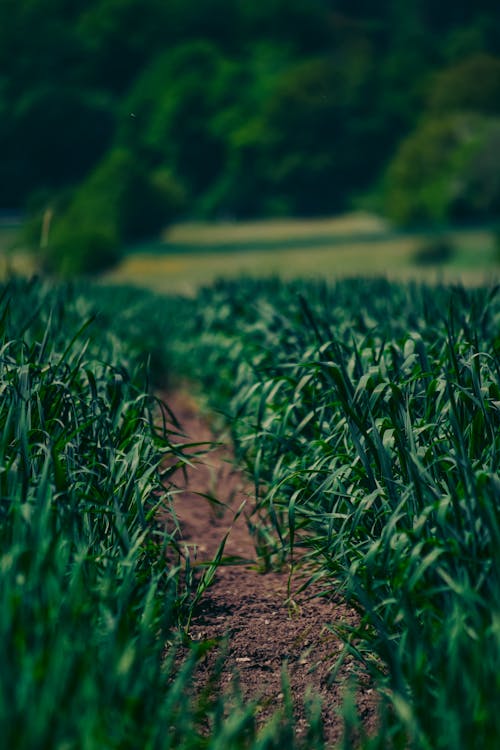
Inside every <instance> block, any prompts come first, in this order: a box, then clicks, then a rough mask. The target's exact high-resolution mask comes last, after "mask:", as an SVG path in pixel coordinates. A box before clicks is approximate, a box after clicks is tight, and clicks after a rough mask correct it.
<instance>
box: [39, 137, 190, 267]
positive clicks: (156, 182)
mask: <svg viewBox="0 0 500 750" xmlns="http://www.w3.org/2000/svg"><path fill="white" fill-rule="evenodd" d="M183 201H184V196H183V193H182V190H181V189H180V188H179V186H178V185H177V183H176V182H175V180H174V179H173V178H172V177H171V176H170V175H169V174H168V173H167V172H165V171H162V172H157V173H153V174H151V173H149V172H148V171H147V170H146V169H145V167H144V165H143V164H142V163H141V162H139V161H137V159H136V158H135V157H134V155H133V154H131V153H130V152H127V151H125V150H123V149H114V150H112V151H111V152H110V153H109V154H108V155H107V156H106V158H105V159H104V160H103V161H102V162H101V163H100V164H99V165H98V166H97V168H96V169H95V170H94V171H93V172H92V174H91V175H90V176H89V177H88V178H87V180H85V182H83V183H82V184H81V185H80V186H79V187H78V189H77V190H76V191H75V192H74V194H73V195H72V196H71V198H70V199H69V201H67V204H66V206H63V209H62V211H61V212H60V213H59V215H57V214H56V215H55V217H54V222H53V227H52V229H51V231H50V235H49V238H48V241H47V242H46V243H43V244H44V245H45V247H41V248H40V253H41V259H42V261H43V263H44V265H45V267H46V268H47V269H48V270H51V271H54V272H57V273H60V274H62V275H70V274H74V273H93V272H96V271H100V270H103V269H105V268H107V267H109V266H111V265H113V264H114V263H115V262H116V261H117V260H118V258H119V257H120V255H121V252H122V246H123V245H124V244H126V243H130V242H134V241H137V240H140V239H143V238H144V237H150V236H151V235H153V234H154V233H155V232H158V231H159V230H160V229H162V228H163V227H164V226H166V225H167V224H168V223H169V222H170V221H171V220H172V219H173V218H175V217H176V216H177V214H178V212H179V211H180V210H181V208H182V205H183Z"/></svg>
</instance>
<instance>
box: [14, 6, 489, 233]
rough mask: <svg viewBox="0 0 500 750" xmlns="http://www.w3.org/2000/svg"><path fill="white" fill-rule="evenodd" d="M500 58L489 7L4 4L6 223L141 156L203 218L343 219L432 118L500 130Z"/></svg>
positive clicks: (151, 230) (467, 197)
mask: <svg viewBox="0 0 500 750" xmlns="http://www.w3.org/2000/svg"><path fill="white" fill-rule="evenodd" d="M499 55H500V16H499V12H498V8H497V5H496V4H494V3H491V2H490V0H481V2H476V3H474V4H473V6H471V7H470V8H469V9H468V10H466V9H464V8H463V4H461V5H460V10H458V11H457V10H456V9H455V8H454V7H452V6H449V5H448V4H446V5H445V6H444V9H442V10H440V11H437V10H436V9H435V8H431V7H430V6H429V4H425V5H423V4H422V3H420V2H417V0H412V1H411V2H409V3H406V4H405V6H404V9H403V8H402V7H399V6H397V4H395V3H393V2H388V0H386V1H385V2H382V3H379V4H378V5H377V7H376V8H375V7H374V6H373V4H370V3H355V4H352V3H350V4H349V3H339V2H337V3H335V4H333V5H332V4H331V3H328V2H325V1H324V0H293V2H292V1H291V0H289V2H284V0H273V2H267V3H265V4H262V3H257V4H255V3H254V4H252V3H248V2H247V0H201V1H200V0H170V1H169V2H168V3H166V2H164V1H163V0H91V1H90V2H85V3H84V2H72V3H67V2H63V0H50V2H48V3H47V2H41V0H32V1H30V2H19V3H16V2H13V0H4V2H3V3H2V4H1V7H0V70H1V71H2V75H1V77H0V148H1V151H2V155H3V156H2V175H1V178H2V179H1V180H0V206H5V207H10V208H17V209H22V208H23V207H24V205H25V204H26V201H27V200H28V198H29V196H30V195H31V194H33V193H34V192H37V191H40V190H50V191H58V190H60V189H67V188H72V187H74V185H75V184H77V183H79V182H80V181H81V180H82V179H85V177H86V175H88V174H90V173H91V172H92V170H93V169H94V168H95V166H96V164H97V163H98V161H99V160H100V159H101V158H102V156H103V154H104V153H106V152H108V151H112V150H114V149H116V148H120V147H123V146H125V147H126V148H127V149H128V150H130V151H131V152H133V155H134V158H135V160H136V161H137V162H140V163H141V164H142V166H143V168H144V169H145V170H146V172H148V174H149V173H150V172H151V171H155V170H156V169H162V170H167V171H168V173H169V174H171V175H172V177H173V179H174V180H175V182H176V184H180V185H182V186H183V188H184V190H185V191H186V198H187V201H188V203H187V205H188V206H189V211H190V213H191V214H193V215H195V216H202V215H205V216H206V215H211V216H221V215H228V214H230V215H235V216H258V215H263V214H267V215H272V214H274V215H276V214H285V213H288V214H289V213H294V212H295V213H303V214H319V213H333V212H335V211H339V210H342V209H344V208H345V207H346V206H349V205H350V204H351V203H352V201H353V200H354V199H356V198H358V197H359V194H360V193H362V192H364V191H365V190H367V189H368V188H370V186H373V185H378V184H379V180H380V178H381V176H382V175H383V173H384V172H385V167H386V165H387V163H388V161H389V160H390V159H391V158H392V156H393V155H394V153H395V152H396V150H397V147H398V144H400V142H401V141H402V139H404V138H405V137H407V136H408V135H409V134H410V133H412V132H415V131H416V130H417V129H418V128H419V127H420V123H421V121H422V115H423V114H425V111H424V110H425V105H426V102H430V104H429V111H430V112H434V114H435V113H436V112H437V111H439V113H440V115H441V114H442V115H443V116H444V117H446V116H448V115H449V114H451V113H453V114H456V113H458V112H462V111H464V110H465V111H467V112H471V111H473V112H475V113H478V114H481V115H482V116H484V117H485V116H488V117H491V116H493V115H494V114H495V113H497V112H498V101H497V99H498V84H497V80H498V76H497V68H498V56H499ZM476 83H477V85H476ZM143 86H144V89H143V91H142V93H141V89H142V88H143ZM132 103H133V107H132V108H131V107H130V106H129V105H130V104H132ZM145 144H146V145H145ZM459 176H460V175H459ZM431 182H433V178H432V177H431ZM469 198H470V194H469V193H467V195H466V196H465V197H464V198H463V201H464V202H465V203H466V204H467V205H466V206H465V208H462V209H461V210H462V212H463V213H464V215H465V214H466V213H467V210H469V206H468V201H469ZM396 213H397V212H396ZM472 214H474V215H475V214H476V208H475V207H473V208H472ZM174 215H177V213H176V212H174ZM396 218H398V216H396ZM431 218H432V217H431ZM410 219H411V217H410ZM144 224H145V225H146V226H147V227H148V232H150V233H151V234H154V221H153V222H152V223H151V226H150V227H149V225H148V224H147V221H146V217H145V219H144ZM99 232H100V228H99Z"/></svg>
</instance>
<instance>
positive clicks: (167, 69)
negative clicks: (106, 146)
mask: <svg viewBox="0 0 500 750" xmlns="http://www.w3.org/2000/svg"><path fill="white" fill-rule="evenodd" d="M237 76H238V67H237V66H235V65H234V64H232V63H231V62H229V61H228V60H227V59H226V58H224V57H223V56H222V54H221V53H220V52H219V50H218V49H217V48H216V46H215V45H213V44H212V43H209V42H192V43H189V44H185V45H182V46H179V47H176V48H174V49H173V50H172V51H168V52H166V53H164V54H162V55H160V56H159V57H158V58H157V59H155V60H154V62H153V63H152V64H151V65H149V66H148V67H147V68H146V69H145V71H144V72H143V74H142V75H141V76H140V77H139V78H138V80H137V81H136V83H135V85H134V87H133V88H132V90H131V92H130V94H129V96H128V97H127V99H126V102H125V110H124V111H125V112H126V111H127V110H128V111H129V112H130V113H131V114H132V115H133V116H132V117H129V118H128V119H127V118H126V117H125V118H124V124H123V126H122V128H121V131H120V136H119V138H120V140H121V141H123V142H124V143H126V144H132V145H133V146H134V148H139V149H143V150H144V151H145V152H147V153H148V154H149V155H150V158H152V159H153V161H154V162H155V163H156V164H158V165H160V164H164V165H166V166H168V167H169V168H170V169H171V170H172V172H173V173H174V174H175V175H177V176H178V178H179V179H180V180H181V181H182V182H183V184H185V185H186V188H187V190H188V195H189V196H190V197H191V198H192V199H196V198H197V197H198V196H199V195H200V194H201V193H203V192H204V191H205V190H206V189H207V188H209V186H210V185H211V184H212V183H213V181H214V180H215V179H216V178H217V177H218V176H219V174H220V173H221V172H222V171H223V169H224V167H225V144H224V143H223V141H222V139H221V138H220V137H219V135H218V133H217V132H216V130H215V129H213V128H212V127H211V123H212V121H213V119H214V118H215V117H216V116H217V115H218V114H219V113H220V112H221V111H224V110H225V109H226V108H227V107H228V106H231V103H232V102H233V100H234V99H235V98H237V97H238V96H240V95H241V94H240V92H239V91H238V86H237Z"/></svg>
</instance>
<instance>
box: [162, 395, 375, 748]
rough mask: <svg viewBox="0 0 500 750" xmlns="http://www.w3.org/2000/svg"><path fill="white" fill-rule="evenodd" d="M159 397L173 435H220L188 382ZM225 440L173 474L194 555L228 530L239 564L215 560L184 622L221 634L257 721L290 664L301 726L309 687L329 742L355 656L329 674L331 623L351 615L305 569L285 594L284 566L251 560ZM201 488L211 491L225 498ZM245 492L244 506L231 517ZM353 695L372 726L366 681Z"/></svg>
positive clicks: (194, 630)
mask: <svg viewBox="0 0 500 750" xmlns="http://www.w3.org/2000/svg"><path fill="white" fill-rule="evenodd" d="M164 398H165V401H166V403H167V404H168V406H169V408H170V409H171V410H172V412H173V413H174V414H175V416H176V418H177V420H178V422H179V423H180V425H181V429H182V433H183V435H184V436H185V437H180V436H179V437H178V438H177V440H178V441H179V442H183V443H211V442H213V441H214V440H216V439H218V440H219V441H221V436H220V435H219V436H216V435H214V431H213V429H212V428H211V427H210V425H209V422H208V420H207V419H206V418H205V417H204V416H202V414H201V413H200V410H199V407H198V405H197V404H196V402H195V401H194V399H192V398H191V397H190V396H189V395H188V393H187V392H186V391H185V390H182V389H181V390H176V391H172V392H170V393H168V394H166V395H165V396H164ZM227 443H228V441H225V444H223V445H220V446H219V447H217V448H215V449H212V450H210V451H209V452H208V453H206V454H205V455H200V456H198V457H197V458H196V459H195V460H194V461H193V466H192V468H189V469H188V471H187V472H186V476H185V480H181V481H180V482H179V481H178V482H177V486H178V493H177V494H176V495H175V500H174V507H175V513H176V515H177V517H178V520H179V523H180V526H181V529H182V543H183V544H184V545H187V548H188V549H189V554H190V558H191V559H196V561H197V562H205V561H209V560H212V559H213V558H214V556H215V555H216V553H217V550H218V549H219V545H220V543H221V541H222V539H223V538H224V536H225V535H226V534H227V533H228V538H227V541H226V544H225V549H224V556H225V557H233V558H237V562H238V563H239V564H235V563H233V564H228V565H226V564H225V565H221V566H220V567H219V568H218V571H217V575H216V578H215V581H214V582H213V584H212V585H211V586H210V588H208V589H207V591H206V592H205V594H204V596H203V598H202V600H201V603H200V605H199V606H198V609H197V611H196V612H195V615H194V617H193V619H192V621H191V623H190V629H189V636H190V638H191V639H193V640H194V641H199V640H205V639H216V640H218V639H221V641H222V640H224V639H226V638H227V660H226V662H225V666H224V670H223V675H222V683H223V685H224V684H225V685H227V686H229V685H230V683H231V681H232V680H234V679H237V680H238V682H239V685H240V689H241V691H242V694H243V696H244V697H245V698H248V699H251V700H256V701H257V702H258V709H257V710H258V717H259V719H262V720H264V719H266V718H268V717H269V716H270V715H271V714H272V713H273V712H274V711H275V710H276V709H277V708H278V707H279V706H280V705H282V703H283V694H282V681H281V672H282V667H283V665H286V668H287V671H288V676H289V680H290V686H291V692H292V696H293V701H294V706H295V707H296V708H295V710H296V717H297V719H296V731H297V733H298V734H302V733H304V732H305V730H306V723H307V722H306V718H305V713H304V697H305V696H306V694H307V690H308V688H309V687H310V688H311V689H312V691H313V693H314V694H316V695H318V696H320V698H321V700H322V703H323V710H322V716H323V723H324V736H325V739H326V741H327V743H328V745H329V746H330V745H333V744H335V743H336V742H337V741H338V740H339V739H340V738H341V735H342V729H343V722H342V719H341V718H340V716H339V711H340V708H341V706H342V701H343V696H344V693H345V687H346V683H347V682H348V680H349V677H351V676H352V674H353V672H354V662H353V659H352V657H351V656H347V657H346V660H345V662H344V663H343V665H342V667H341V669H340V671H339V673H338V674H337V677H336V679H335V681H333V682H332V679H331V676H332V668H333V666H334V664H335V661H336V658H337V657H338V655H339V653H340V652H341V650H342V647H343V644H342V642H341V641H340V640H339V639H338V637H337V636H335V635H334V634H333V632H332V630H331V629H329V627H328V625H329V624H336V625H339V624H351V625H352V624H355V623H356V621H357V615H356V613H355V612H354V611H353V610H352V609H350V608H349V607H348V606H347V605H346V604H345V602H343V601H342V600H341V599H340V598H339V597H338V596H336V594H335V592H334V591H332V592H331V594H329V595H328V597H325V596H322V597H321V598H318V597H317V596H312V594H311V590H312V589H314V587H308V588H307V590H306V591H304V592H301V593H300V592H298V589H300V586H301V583H303V581H304V573H302V577H301V576H300V574H297V575H296V576H294V578H293V579H292V582H291V583H292V585H291V590H292V603H290V600H289V593H290V590H289V574H288V572H287V571H285V572H282V573H280V572H275V571H271V572H267V573H262V572H260V571H261V569H262V566H260V567H259V561H258V560H257V559H256V554H255V549H254V544H253V541H252V538H251V536H250V534H249V531H248V528H247V522H246V517H245V516H246V515H249V514H250V513H251V510H252V487H251V485H249V482H248V480H246V479H245V476H244V474H243V472H242V471H241V470H238V469H237V468H235V467H234V460H233V456H232V454H231V451H230V449H229V447H228V444H227ZM191 452H196V449H194V448H193V449H191ZM202 453H203V452H202ZM203 495H209V496H211V497H215V498H216V499H217V500H218V501H219V502H220V503H224V506H222V505H218V504H215V503H213V502H210V501H209V500H207V499H206V498H205V497H203ZM244 501H245V503H246V505H245V509H244V511H243V512H242V513H241V514H240V515H239V516H238V517H237V518H236V520H235V516H236V515H237V511H238V509H239V508H240V507H241V504H242V502H244ZM215 659H216V655H215V654H214V653H213V652H212V653H211V654H209V656H208V657H207V658H206V660H205V662H204V663H203V664H202V665H201V667H200V673H199V679H200V680H201V682H202V683H203V681H204V680H206V679H208V675H209V672H210V670H211V669H212V668H213V663H214V661H215ZM357 703H358V707H359V710H360V715H361V717H362V719H363V724H364V726H365V729H367V730H368V731H370V729H373V727H374V726H375V714H376V705H375V704H376V701H375V693H374V691H373V690H372V689H371V688H370V686H369V685H367V684H365V685H364V687H362V688H360V689H359V690H358V699H357Z"/></svg>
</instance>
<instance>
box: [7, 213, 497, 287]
mask: <svg viewBox="0 0 500 750" xmlns="http://www.w3.org/2000/svg"><path fill="white" fill-rule="evenodd" d="M20 233H21V229H20V227H15V226H12V225H10V226H4V227H3V228H1V229H0V253H1V254H0V259H1V265H0V273H1V274H2V275H3V276H4V277H5V276H6V275H7V274H9V273H12V272H15V273H20V274H22V275H30V274H31V273H34V272H38V271H39V270H40V269H39V268H38V267H37V263H36V256H34V255H33V254H32V253H30V252H29V251H28V249H26V248H23V247H22V244H21V245H19V242H20V239H19V237H20ZM21 242H22V241H21ZM443 247H444V248H445V249H444V256H443ZM426 254H427V255H426ZM239 276H250V277H270V276H276V277H280V278H283V279H295V278H304V279H315V278H316V279H317V278H319V279H323V280H327V281H333V280H335V279H339V278H344V277H353V276H368V277H370V276H384V277H386V278H389V279H396V280H405V279H408V280H410V279H411V280H416V281H425V282H430V283H434V282H441V281H449V282H450V283H457V282H459V283H463V284H465V285H467V286H477V285H480V284H484V283H487V284H489V283H492V282H494V281H495V280H497V279H498V278H499V277H500V252H499V246H498V239H497V236H496V234H495V232H494V231H492V230H491V229H488V228H484V229H481V228H474V229H455V230H453V229H449V230H447V231H446V230H434V231H432V230H426V231H425V230H424V231H419V232H416V231H407V232H403V231H401V230H399V231H397V230H394V229H391V226H390V224H389V223H388V222H387V221H385V220H383V219H381V218H379V217H377V216H374V215H369V214H364V213H359V214H348V215H344V216H338V217H334V218H322V219H307V220H299V219H287V220H283V219H276V220H273V219H267V220H260V221H247V222H225V223H224V222H218V223H210V222H205V223H202V222H190V223H188V222H186V223H180V224H174V225H173V226H172V227H170V228H169V229H167V230H165V232H164V233H163V237H162V238H161V239H159V240H157V241H153V242H146V243H141V244H139V245H134V246H131V247H129V248H127V249H126V250H124V251H123V253H122V257H121V258H120V260H119V261H118V262H117V264H116V265H115V266H114V267H113V268H112V269H110V270H108V271H104V272H103V273H102V274H101V279H102V280H103V281H104V282H105V283H107V284H132V285H134V286H139V287H144V288H148V289H151V290H153V291H155V292H163V293H180V294H189V295H190V294H193V293H195V292H196V290H197V289H198V288H200V287H201V286H204V285H207V284H210V283H212V282H213V281H215V280H216V279H219V278H225V279H229V278H237V277H239Z"/></svg>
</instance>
